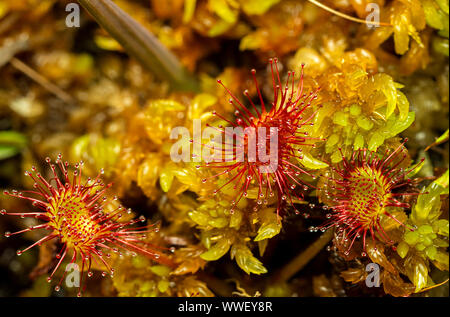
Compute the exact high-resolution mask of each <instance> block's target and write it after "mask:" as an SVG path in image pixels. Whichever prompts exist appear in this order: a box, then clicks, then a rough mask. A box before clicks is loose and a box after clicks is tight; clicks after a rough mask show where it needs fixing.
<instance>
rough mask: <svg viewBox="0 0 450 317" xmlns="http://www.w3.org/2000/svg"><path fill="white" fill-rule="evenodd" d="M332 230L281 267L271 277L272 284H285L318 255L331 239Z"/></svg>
mask: <svg viewBox="0 0 450 317" xmlns="http://www.w3.org/2000/svg"><path fill="white" fill-rule="evenodd" d="M333 233H334V230H333V229H329V230H327V231H326V232H325V233H324V234H322V235H321V236H320V237H319V239H317V240H316V241H314V242H313V243H312V244H311V245H310V246H308V248H306V250H304V251H303V252H301V253H300V254H299V255H297V256H296V257H295V258H293V259H292V260H291V261H290V262H289V263H287V264H286V265H285V266H283V267H282V268H281V269H280V270H278V271H277V272H276V273H275V274H274V275H273V282H274V283H283V282H287V281H288V280H289V279H290V278H291V277H292V276H294V275H295V274H296V273H297V272H298V271H300V270H301V269H303V268H304V267H305V265H306V264H308V263H309V261H311V259H313V258H314V257H315V256H316V255H317V253H319V252H320V251H321V250H322V249H323V248H324V247H325V246H326V245H327V244H328V242H330V241H331V239H332V238H333Z"/></svg>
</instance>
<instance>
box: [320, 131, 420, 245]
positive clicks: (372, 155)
mask: <svg viewBox="0 0 450 317" xmlns="http://www.w3.org/2000/svg"><path fill="white" fill-rule="evenodd" d="M406 141H407V139H406V140H405V141H404V142H403V143H402V144H401V145H400V146H399V147H397V148H396V149H395V150H394V151H392V152H391V153H389V152H386V153H385V154H384V155H381V156H380V155H378V154H377V153H376V152H373V151H369V150H367V149H359V150H358V151H355V152H354V153H353V155H352V156H351V158H350V159H346V158H345V157H344V156H342V162H341V164H340V165H338V166H337V167H335V168H334V169H333V171H334V175H335V176H333V177H328V187H329V188H330V190H326V192H327V195H329V196H330V197H332V201H333V203H332V206H330V207H331V209H332V213H330V214H329V216H328V218H329V220H328V221H327V222H326V223H325V224H324V225H322V226H320V228H319V229H321V230H326V229H328V228H331V227H336V228H338V231H339V233H340V234H342V235H343V236H344V237H345V238H346V239H349V240H350V241H351V242H350V245H349V247H348V250H347V251H346V252H347V253H348V252H349V251H350V249H351V248H352V246H353V244H354V242H355V240H356V239H358V238H360V237H362V238H363V249H364V252H363V253H364V254H365V253H366V252H365V248H366V237H367V233H370V234H371V236H372V240H375V239H378V240H381V241H382V242H384V243H386V244H389V245H392V244H393V241H392V240H391V238H390V237H389V235H388V234H387V233H386V231H385V229H384V228H383V226H382V224H381V217H382V216H386V217H389V218H391V219H393V220H394V221H395V222H397V223H398V224H400V225H402V226H404V227H406V226H405V224H403V223H402V222H401V221H400V220H398V219H397V218H396V217H395V216H393V215H392V214H391V213H390V212H389V208H391V207H399V208H409V207H410V206H409V204H408V203H405V202H402V201H401V198H402V196H405V195H419V193H417V192H402V191H401V187H405V188H407V186H406V185H408V184H410V183H411V180H410V179H408V178H405V176H406V175H407V174H408V173H409V171H411V170H412V169H414V168H415V167H416V166H414V167H413V168H412V169H406V170H405V169H404V168H400V167H399V166H400V165H402V164H404V160H405V158H406V155H404V154H403V153H402V148H403V145H404V143H405V142H406ZM418 164H420V163H418ZM398 189H400V192H397V190H398ZM407 228H408V229H409V230H412V229H411V228H409V227H407Z"/></svg>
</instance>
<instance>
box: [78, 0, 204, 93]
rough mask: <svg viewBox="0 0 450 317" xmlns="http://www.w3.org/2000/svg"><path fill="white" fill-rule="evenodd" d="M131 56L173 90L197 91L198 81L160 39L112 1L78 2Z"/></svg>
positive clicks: (89, 0)
mask: <svg viewBox="0 0 450 317" xmlns="http://www.w3.org/2000/svg"><path fill="white" fill-rule="evenodd" d="M78 2H79V3H80V4H81V5H82V6H83V7H84V8H85V9H86V10H87V11H88V12H89V13H90V14H91V15H92V17H93V18H94V19H95V20H96V21H97V23H98V24H99V25H100V26H101V27H103V28H104V29H105V30H106V31H107V32H108V33H109V34H110V35H111V36H112V37H113V38H114V39H115V40H116V41H117V42H119V43H120V44H121V45H122V47H123V48H124V49H125V50H126V52H127V53H128V54H130V55H131V56H133V57H134V58H136V59H137V60H138V61H139V62H140V63H141V64H142V65H143V66H144V67H146V68H147V69H148V70H149V71H151V72H152V73H154V74H155V75H156V76H157V77H158V78H159V79H161V80H167V81H169V82H170V84H171V85H172V87H173V88H175V89H179V90H190V91H197V90H198V83H197V81H196V80H195V79H194V78H193V77H192V76H191V75H189V74H188V73H187V71H186V70H185V69H184V68H183V66H182V65H181V63H180V62H179V61H178V59H177V57H176V56H175V55H174V54H172V52H170V51H169V50H168V49H167V48H166V47H164V45H162V44H161V43H160V42H159V40H158V39H157V38H156V37H155V36H154V35H153V34H151V33H150V32H149V31H148V30H147V29H145V28H144V27H143V26H142V25H140V24H139V23H138V22H136V21H135V20H134V19H133V18H132V17H131V16H129V15H128V14H127V13H126V12H124V11H123V10H122V9H120V8H119V7H118V6H117V5H116V4H115V3H113V2H112V1H111V0H95V1H94V0H78Z"/></svg>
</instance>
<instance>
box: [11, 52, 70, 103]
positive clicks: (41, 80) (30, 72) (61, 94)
mask: <svg viewBox="0 0 450 317" xmlns="http://www.w3.org/2000/svg"><path fill="white" fill-rule="evenodd" d="M9 62H10V63H11V65H12V66H13V67H14V68H16V69H18V70H20V71H21V72H23V73H24V74H25V75H27V76H28V77H30V78H31V79H32V80H34V81H35V82H37V83H38V84H39V85H41V86H42V87H44V88H45V89H47V90H48V91H50V92H51V93H52V94H54V95H55V96H57V97H58V98H59V99H61V100H62V101H64V102H66V103H74V102H75V99H73V98H72V96H70V95H69V94H68V93H66V92H65V91H64V90H62V89H61V88H59V87H58V86H56V85H55V84H53V83H52V82H50V81H49V80H48V79H47V78H45V77H44V76H42V75H41V74H39V73H38V72H36V71H35V70H34V69H32V68H31V67H30V66H28V65H27V64H25V63H24V62H22V61H21V60H19V59H18V58H17V57H13V58H11V60H10V61H9Z"/></svg>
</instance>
